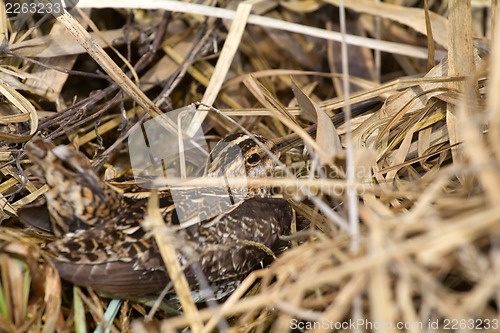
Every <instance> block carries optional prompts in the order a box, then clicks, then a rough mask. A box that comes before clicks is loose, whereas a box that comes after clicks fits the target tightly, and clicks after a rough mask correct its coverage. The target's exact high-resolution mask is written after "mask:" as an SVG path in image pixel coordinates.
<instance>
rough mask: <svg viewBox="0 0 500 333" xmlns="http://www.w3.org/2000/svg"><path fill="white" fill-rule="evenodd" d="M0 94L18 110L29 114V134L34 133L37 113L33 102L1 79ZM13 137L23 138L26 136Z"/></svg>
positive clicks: (36, 124) (36, 125) (36, 126)
mask: <svg viewBox="0 0 500 333" xmlns="http://www.w3.org/2000/svg"><path fill="white" fill-rule="evenodd" d="M0 94H2V95H4V96H5V98H7V100H8V101H9V102H11V103H12V104H13V105H14V106H15V107H16V108H17V109H18V110H19V111H21V112H22V113H26V114H29V119H30V135H34V134H35V133H36V131H37V128H38V115H37V114H36V110H35V107H34V106H33V104H31V103H30V102H29V101H28V100H27V99H26V98H25V97H24V96H23V95H21V94H20V93H18V92H17V91H16V90H15V89H13V88H12V87H11V86H10V85H8V84H7V83H6V82H5V81H3V80H0ZM15 137H17V138H22V139H24V138H25V137H26V136H15ZM28 139H29V137H28ZM21 142H24V141H21Z"/></svg>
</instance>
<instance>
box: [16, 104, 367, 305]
mask: <svg viewBox="0 0 500 333" xmlns="http://www.w3.org/2000/svg"><path fill="white" fill-rule="evenodd" d="M370 106H373V105H370ZM366 109H367V107H366V106H363V107H362V108H359V109H357V110H353V111H355V112H354V113H353V115H359V114H362V113H364V112H366ZM332 121H333V123H334V124H335V125H339V124H340V123H342V122H343V121H344V117H343V114H340V115H338V116H335V117H334V118H332ZM308 132H309V133H311V134H312V133H314V132H315V127H312V128H310V129H309V130H308ZM255 139H256V140H258V141H259V142H260V144H258V143H257V142H256V141H255ZM297 141H298V140H297V138H296V137H293V136H291V137H288V138H285V139H282V140H278V141H275V142H273V141H270V140H267V139H265V138H264V137H262V136H258V135H256V136H255V137H254V139H252V138H251V137H250V136H248V135H246V134H241V133H237V134H232V135H229V136H227V137H226V138H224V139H223V140H221V141H220V142H219V143H218V144H217V145H216V146H215V147H214V149H213V150H212V152H211V153H210V155H209V159H208V161H207V164H206V167H205V170H206V172H205V176H207V177H217V176H223V175H225V176H228V177H242V176H249V177H270V176H272V175H273V173H274V168H275V164H274V161H273V157H272V155H274V157H275V158H276V157H278V156H279V152H278V146H280V147H283V146H286V145H289V144H292V143H294V142H297ZM264 148H265V149H264ZM26 151H27V153H28V155H29V157H30V159H31V161H32V162H33V163H34V164H35V165H37V166H38V173H39V175H40V176H41V177H42V178H44V179H45V181H46V183H47V185H48V187H49V190H48V192H47V193H46V194H45V196H46V201H47V207H48V211H49V215H50V221H49V223H47V224H45V225H38V226H37V227H38V228H41V229H45V230H50V231H52V232H53V233H54V234H55V236H56V240H55V241H53V242H52V243H50V244H49V245H48V250H49V252H50V253H51V254H52V257H53V261H54V263H55V265H56V267H57V269H58V271H59V274H60V276H61V277H62V278H63V279H65V280H68V281H70V282H73V283H74V284H77V285H80V286H88V287H92V288H94V289H96V290H101V291H105V292H109V293H112V294H115V295H140V294H151V293H158V292H160V291H162V290H163V289H164V288H165V286H167V285H168V284H169V282H170V278H169V276H168V274H167V272H166V268H165V266H164V264H163V260H162V258H161V256H160V253H159V249H158V246H157V244H156V243H155V241H154V240H153V239H152V237H151V236H150V235H147V234H146V232H145V231H144V230H143V228H142V226H141V223H142V222H143V220H144V216H145V212H146V207H147V200H148V192H147V191H144V190H142V188H144V187H148V186H141V184H139V183H138V180H137V179H131V178H118V179H113V180H109V181H105V182H104V181H101V180H100V179H99V178H98V177H97V175H96V174H95V172H94V171H93V170H92V168H91V166H90V163H89V161H88V159H87V158H86V157H85V156H84V155H83V154H81V153H79V152H78V151H76V150H74V149H72V148H69V147H67V146H57V147H55V146H53V145H52V144H51V143H49V142H48V141H45V140H43V139H34V140H32V142H30V143H29V144H27V145H26ZM236 152H241V155H239V154H237V153H236ZM240 156H242V157H243V158H242V159H241V157H240ZM237 157H240V158H237ZM140 181H144V182H151V180H150V179H144V180H139V182H140ZM231 190H232V192H230V194H231V195H233V196H234V195H241V193H239V189H238V188H236V189H231ZM269 191H270V188H269V187H266V186H263V187H250V188H248V189H247V188H245V191H244V192H243V193H244V195H245V197H244V200H242V201H240V202H237V203H235V202H234V201H231V200H229V201H227V200H222V201H217V204H214V201H213V200H212V199H213V198H214V197H215V198H216V197H220V196H221V195H227V194H228V192H227V189H226V188H224V189H223V190H222V192H221V190H220V188H219V190H212V191H211V192H210V191H208V192H207V191H206V190H205V191H204V192H203V193H198V192H196V191H195V192H193V190H192V189H182V188H181V189H176V195H177V198H179V197H181V198H185V200H184V201H185V202H188V203H196V204H197V205H195V206H193V205H191V204H187V205H180V206H179V205H178V204H179V201H178V200H176V202H175V204H174V200H173V196H172V191H171V190H168V189H167V190H163V191H161V192H160V207H161V213H162V215H163V217H164V220H165V221H166V222H167V224H169V225H171V226H175V227H176V230H177V231H176V232H177V236H178V237H177V239H178V240H179V241H178V243H179V244H175V245H176V247H177V250H178V256H179V261H180V263H181V265H182V266H183V268H184V272H185V274H186V277H187V279H188V282H189V283H190V285H191V287H192V289H194V290H196V289H197V288H199V283H198V279H197V274H195V272H200V271H201V272H202V273H203V275H204V276H205V277H206V279H207V280H208V282H209V283H210V284H211V285H212V287H213V291H214V294H215V297H216V298H217V299H220V298H223V297H225V296H226V295H228V294H229V293H231V292H232V291H233V290H234V289H235V288H236V286H237V285H238V284H239V282H241V281H242V279H243V278H244V277H245V276H246V275H247V274H248V273H249V272H250V271H252V270H253V269H255V268H256V267H257V266H258V265H259V264H262V262H263V261H265V260H266V258H268V257H269V251H268V250H269V249H270V250H271V251H275V250H277V249H278V248H281V247H282V246H283V245H284V242H283V241H281V240H280V236H281V235H286V234H288V233H289V231H290V223H291V220H292V209H291V206H290V205H289V203H288V202H287V201H286V200H283V199H278V198H271V197H270V196H269V194H270V192H269ZM200 207H201V208H202V209H201V211H200V210H199V208H200ZM30 212H31V213H30ZM181 213H182V214H181ZM34 214H38V212H36V211H35V213H34ZM32 215H33V211H32V210H31V211H30V208H27V209H25V210H21V211H20V217H22V216H24V218H22V220H24V222H25V223H28V224H32V225H33V224H36V223H33V222H31V221H35V220H36V219H35V220H33V219H32V217H33V216H32ZM180 215H182V216H188V217H189V216H191V215H197V216H198V218H199V220H200V222H199V223H190V224H188V225H187V226H183V224H182V221H184V219H181V221H180V219H179V216H180Z"/></svg>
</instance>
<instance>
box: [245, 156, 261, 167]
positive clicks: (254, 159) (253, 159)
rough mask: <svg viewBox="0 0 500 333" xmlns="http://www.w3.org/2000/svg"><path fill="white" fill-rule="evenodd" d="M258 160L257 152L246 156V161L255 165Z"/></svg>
mask: <svg viewBox="0 0 500 333" xmlns="http://www.w3.org/2000/svg"><path fill="white" fill-rule="evenodd" d="M259 162H260V155H259V154H252V155H250V157H248V158H247V163H248V164H250V165H256V164H257V163H259Z"/></svg>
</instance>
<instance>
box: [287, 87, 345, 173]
mask: <svg viewBox="0 0 500 333" xmlns="http://www.w3.org/2000/svg"><path fill="white" fill-rule="evenodd" d="M292 90H293V93H294V95H295V98H297V102H298V103H299V106H300V108H301V109H302V110H303V111H304V112H305V113H308V114H310V115H311V114H313V113H314V114H316V117H317V126H318V127H317V130H316V143H317V144H318V146H319V147H320V148H321V149H322V151H321V152H318V153H319V159H320V163H321V164H323V165H324V164H328V163H330V162H331V161H332V158H333V157H334V156H335V155H336V154H337V153H339V152H340V151H342V145H341V144H340V138H339V135H338V133H337V129H336V128H335V126H334V125H333V123H332V121H331V119H330V117H329V116H328V115H327V114H326V113H325V111H323V110H322V109H321V108H320V107H319V106H318V105H317V104H316V103H314V102H313V101H312V100H311V99H310V98H309V97H308V96H307V95H306V94H304V93H303V92H302V90H300V88H299V87H298V86H297V85H296V84H295V82H293V81H292Z"/></svg>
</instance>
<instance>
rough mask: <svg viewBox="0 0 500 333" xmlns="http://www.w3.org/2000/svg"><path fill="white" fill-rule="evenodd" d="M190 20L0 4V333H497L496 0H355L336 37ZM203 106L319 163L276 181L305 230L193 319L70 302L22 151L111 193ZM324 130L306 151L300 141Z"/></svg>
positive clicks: (311, 12)
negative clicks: (144, 127)
mask: <svg viewBox="0 0 500 333" xmlns="http://www.w3.org/2000/svg"><path fill="white" fill-rule="evenodd" d="M198 2H202V4H194V3H187V2H176V1H163V2H160V1H153V0H143V1H127V5H126V6H127V8H128V9H123V8H115V9H99V8H106V7H114V6H116V5H117V4H118V3H117V2H116V1H109V0H99V1H93V0H87V1H84V0H82V1H80V5H79V7H80V6H81V7H80V8H78V10H73V11H71V13H65V14H64V15H62V16H59V17H58V18H57V19H54V18H53V17H50V16H47V17H44V16H43V15H27V16H19V17H18V18H17V20H11V19H12V15H9V16H7V14H6V11H5V5H4V2H3V1H2V3H1V4H0V33H1V34H2V35H3V36H4V38H5V39H4V41H3V44H2V51H3V53H2V57H1V60H0V61H1V66H0V93H1V94H2V95H3V96H4V98H3V99H2V108H1V111H0V128H1V131H0V140H1V142H2V145H1V146H0V159H1V166H0V171H1V175H2V178H1V183H0V202H1V209H2V215H1V219H0V221H1V223H2V225H1V227H0V228H1V233H0V271H1V274H0V331H2V332H3V331H5V332H15V331H30V332H38V331H43V332H53V331H55V330H58V331H79V332H85V331H91V330H94V329H95V328H96V327H97V326H98V325H99V324H100V323H101V324H102V323H103V322H104V319H103V318H108V319H109V318H114V319H113V324H112V325H111V327H110V328H109V329H111V331H113V332H120V331H123V332H126V331H131V330H134V331H137V332H146V331H153V332H154V331H160V330H161V331H162V332H173V331H176V330H181V329H183V328H185V327H191V329H192V331H193V332H210V331H213V330H217V329H218V330H227V331H231V332H267V331H271V332H286V331H291V330H292V331H300V330H299V329H297V330H293V328H294V327H298V326H299V325H298V323H300V325H301V326H300V327H305V328H312V329H311V330H313V331H321V330H326V329H328V328H329V327H331V326H332V325H333V327H334V328H337V327H338V326H339V325H340V326H342V324H343V325H344V326H343V328H340V329H338V331H351V329H352V328H353V326H347V327H346V326H345V325H348V324H349V323H352V322H358V323H360V324H359V326H357V328H359V329H361V330H365V331H378V332H388V331H389V329H387V327H386V326H384V325H389V324H393V325H396V324H397V323H400V324H403V325H404V324H405V323H406V325H407V327H399V329H394V330H395V331H396V330H400V331H410V332H420V331H422V330H421V329H420V326H419V325H423V328H424V330H426V329H427V328H429V326H428V325H429V324H430V323H432V324H435V323H439V327H438V331H449V330H448V329H447V328H449V329H451V328H457V329H461V330H462V331H464V332H465V331H471V330H472V328H473V327H476V328H483V331H497V329H495V327H498V326H500V323H499V322H498V321H495V320H500V317H499V314H498V308H499V302H500V260H499V258H500V233H499V231H498V230H499V226H500V225H499V222H500V208H499V207H497V204H498V202H499V201H500V172H499V167H498V160H499V159H500V148H499V147H500V146H499V145H498V142H500V94H498V91H497V89H498V87H499V86H500V62H499V61H491V60H498V59H500V24H499V19H498V17H499V14H500V7H499V6H498V1H492V4H490V2H489V1H478V0H476V1H462V0H448V1H432V0H428V1H404V0H395V1H386V2H384V1H370V0H348V1H345V2H346V6H347V7H346V10H347V14H348V15H347V17H346V24H345V25H342V24H340V23H341V22H342V21H343V17H342V16H339V15H338V13H339V11H338V8H337V7H335V6H338V5H339V3H340V2H341V1H333V0H332V1H319V0H311V1H281V2H279V3H278V2H275V1H251V0H250V1H244V2H241V4H240V5H239V6H237V4H238V3H239V2H235V1H233V2H230V4H226V5H223V6H221V7H222V8H215V5H214V4H215V3H216V2H217V1H198ZM424 2H426V3H428V7H429V10H430V11H429V12H428V13H427V15H426V11H425V9H424V5H423V4H424ZM469 2H471V3H472V4H470V3H469ZM219 3H221V1H219ZM409 3H412V4H413V5H405V4H409ZM415 3H416V4H415ZM124 6H125V5H124ZM471 6H472V8H471ZM221 18H222V20H221ZM235 18H236V19H235ZM233 19H234V21H233ZM339 31H343V32H344V33H343V34H342V33H339ZM297 32H298V33H297ZM341 43H347V44H348V50H346V49H343V47H342V44H341ZM345 45H346V44H344V46H345ZM214 46H217V48H216V49H214ZM345 51H348V53H347V52H345ZM346 56H347V59H348V64H347V63H346V62H342V60H343V59H344V60H345V59H346ZM346 65H348V66H349V67H348V72H346V71H345V69H346V68H347V67H346ZM373 98H376V99H379V100H381V101H384V102H385V103H384V105H383V106H382V107H381V108H380V109H379V110H376V111H375V112H374V113H372V114H371V115H369V116H362V117H357V118H356V119H354V120H353V121H352V122H351V123H350V124H349V125H348V126H341V127H340V128H337V129H335V128H333V127H332V126H330V125H329V122H328V121H325V117H327V115H332V114H333V113H336V112H338V111H340V110H339V109H340V108H342V107H346V108H345V111H347V112H349V110H350V107H349V105H350V104H351V103H358V102H363V101H367V100H370V99H373ZM196 101H202V102H203V103H206V104H213V105H215V106H216V107H218V108H220V109H221V110H222V112H223V113H225V114H226V115H227V116H229V117H232V118H234V119H236V120H237V121H238V122H239V123H240V124H241V125H242V126H243V127H244V128H246V129H248V130H250V131H252V132H255V133H259V134H262V135H264V136H266V137H269V138H279V137H280V136H284V135H286V134H289V133H290V131H295V132H297V133H298V134H299V135H300V136H301V137H302V138H304V140H305V141H306V142H308V146H309V147H310V148H311V149H310V150H309V154H310V156H311V157H312V159H311V160H309V161H308V162H306V163H305V162H303V161H301V158H300V152H298V151H295V153H294V152H293V151H292V152H291V153H290V154H287V156H286V158H285V160H283V161H284V162H285V164H286V165H287V167H290V168H292V167H293V168H294V169H295V170H299V172H298V174H297V175H296V176H293V177H299V178H301V179H299V180H297V181H296V180H295V178H291V177H286V178H284V179H277V180H276V181H275V182H274V183H275V185H276V186H280V187H281V189H282V192H283V193H285V194H286V197H287V198H289V199H290V201H291V202H292V203H293V205H294V207H295V208H296V212H297V213H298V214H299V215H303V216H305V217H307V218H308V219H309V220H310V221H311V225H310V227H308V228H307V230H302V231H300V230H299V231H298V235H297V237H296V238H295V239H294V241H293V242H292V243H293V247H292V248H291V249H290V250H288V251H286V252H285V253H283V254H282V255H280V256H279V257H278V258H277V260H276V261H275V262H274V263H273V264H271V265H270V266H269V267H267V268H265V269H263V270H259V271H256V272H254V273H252V274H251V275H250V276H249V277H248V278H247V279H246V280H245V281H244V283H243V284H242V286H241V287H240V288H239V289H238V290H237V291H236V292H235V293H234V294H233V295H232V296H231V297H230V298H229V299H227V300H226V301H225V302H223V303H221V304H220V305H218V306H211V307H206V308H203V309H197V308H196V307H195V306H193V304H192V303H190V299H186V298H185V297H184V299H183V302H182V304H183V306H184V307H185V310H186V309H187V310H188V311H184V312H183V313H180V314H178V315H169V314H166V313H165V312H163V311H161V310H158V311H157V312H156V314H154V315H153V316H152V317H148V318H150V319H151V320H150V321H148V322H145V321H144V320H143V319H144V318H145V317H146V316H147V314H148V311H149V307H148V306H145V305H143V304H142V302H139V301H138V300H136V299H134V300H132V299H131V300H128V301H125V302H117V301H114V302H111V303H110V301H109V300H108V299H106V298H104V297H101V296H99V295H97V294H95V293H94V292H93V291H91V290H80V289H79V288H77V287H75V288H73V289H71V288H70V289H67V288H63V289H61V283H60V281H59V279H58V276H57V272H56V271H55V269H54V268H53V266H52V264H51V262H50V260H49V259H48V257H47V256H46V255H44V253H43V245H44V243H45V242H46V241H47V240H46V239H44V238H42V237H40V236H33V235H32V234H28V233H26V232H25V231H24V229H23V227H21V225H20V224H19V222H18V220H17V215H16V211H17V210H18V208H19V207H22V206H24V205H26V204H28V203H31V202H33V201H35V200H36V198H38V197H40V196H41V195H43V192H44V191H45V190H46V187H45V186H43V184H42V183H41V182H39V180H38V179H37V178H36V177H33V170H32V169H33V166H32V165H31V164H30V161H29V160H27V159H26V157H25V156H24V154H23V144H24V143H25V142H27V141H28V140H29V139H30V138H31V137H32V136H33V135H34V134H35V133H41V135H42V136H44V137H48V138H50V139H52V140H53V141H54V142H55V143H57V144H68V143H70V144H73V145H74V146H75V147H77V148H79V149H80V150H81V151H82V152H84V153H86V154H87V156H89V158H91V159H92V160H93V165H94V166H95V167H96V169H97V170H99V172H100V173H101V174H102V175H103V176H104V174H105V173H106V175H107V176H108V177H109V176H113V175H122V174H127V173H129V172H130V166H129V164H128V157H127V154H126V149H125V148H126V147H125V145H124V144H123V142H125V141H126V138H127V135H128V134H129V133H130V129H131V128H132V126H134V124H136V123H138V122H139V121H142V120H144V119H147V117H150V116H155V115H157V114H160V113H163V112H168V111H170V110H172V109H176V108H179V107H183V106H185V105H188V104H190V103H193V102H196ZM316 119H319V124H320V126H319V127H318V134H317V137H316V139H315V140H314V139H312V138H309V137H307V134H306V133H305V132H304V131H303V130H302V128H304V127H306V126H307V125H309V124H310V123H311V120H312V121H313V122H314V121H316ZM202 121H203V124H204V130H205V133H207V134H209V135H212V136H214V135H215V136H224V135H226V134H227V133H231V132H234V131H238V128H237V127H235V125H234V124H233V123H232V122H230V121H228V120H227V119H225V118H224V117H221V116H220V115H218V114H216V113H214V112H200V113H199V117H198V118H197V119H196V123H197V124H199V123H201V122H202ZM195 126H196V124H194V125H193V127H195ZM339 139H340V140H339ZM337 140H339V142H341V143H342V144H343V147H344V148H340V147H339V145H338V144H334V143H335V142H337ZM333 148H335V149H333ZM319 164H322V165H323V166H324V167H323V168H322V169H321V170H320V168H318V169H317V170H316V169H315V168H317V167H318V165H319ZM111 165H112V166H111ZM104 169H105V170H104ZM334 170H335V172H334ZM325 171H328V172H326V173H325ZM331 173H335V176H330V174H331ZM339 174H340V177H339ZM150 209H153V207H150ZM151 219H152V220H155V218H154V214H151ZM153 222H154V223H162V222H161V221H153ZM158 240H159V241H160V242H161V239H159V238H158ZM164 250H165V251H164V254H165V257H166V259H167V261H168V259H169V257H171V256H173V255H175V254H172V250H175V249H172V248H170V247H165V248H164ZM169 253H170V254H169ZM172 265H174V263H170V264H168V266H169V269H170V268H173V269H176V268H175V267H173V266H172ZM174 266H175V265H174ZM254 282H258V283H257V284H256V283H254ZM175 288H176V290H177V291H179V290H180V292H182V291H183V289H185V288H186V286H185V285H184V286H183V284H182V283H178V284H176V285H175ZM184 291H185V290H184ZM361 320H364V321H365V322H364V323H363V324H361V322H360V321H361ZM471 320H473V321H471ZM487 320H490V322H489V326H488V321H487ZM321 324H322V325H321ZM447 324H448V326H446V325H447ZM370 325H374V327H372V328H371V327H370ZM464 325H465V326H464ZM430 328H435V327H430Z"/></svg>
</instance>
